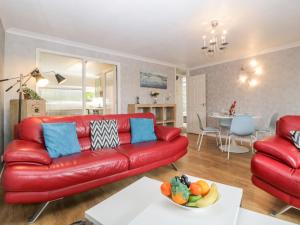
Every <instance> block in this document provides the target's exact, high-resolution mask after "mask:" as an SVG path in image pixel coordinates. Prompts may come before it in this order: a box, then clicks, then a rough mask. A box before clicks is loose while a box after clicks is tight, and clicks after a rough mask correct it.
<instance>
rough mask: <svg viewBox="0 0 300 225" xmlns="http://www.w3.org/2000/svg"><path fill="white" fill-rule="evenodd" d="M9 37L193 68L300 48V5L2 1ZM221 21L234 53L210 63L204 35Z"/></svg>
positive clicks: (262, 0)
mask: <svg viewBox="0 0 300 225" xmlns="http://www.w3.org/2000/svg"><path fill="white" fill-rule="evenodd" d="M0 17H1V18H2V20H3V24H4V26H5V29H6V30H8V29H11V28H18V29H23V30H28V31H31V32H36V33H41V34H45V35H50V36H56V37H59V38H63V39H66V40H70V41H76V42H82V43H85V44H89V45H93V46H98V47H101V48H107V49H112V50H116V51H119V52H123V53H128V54H133V55H139V56H142V57H148V58H153V59H157V60H161V61H165V62H170V63H173V64H177V65H185V66H187V67H194V66H198V65H203V64H210V63H216V62H219V61H225V60H231V59H236V58H240V57H245V56H247V55H253V54H256V53H259V52H262V51H265V50H268V49H273V48H278V47H281V46H285V45H290V44H292V43H295V42H298V41H300V29H299V27H300V0H288V1H287V0H223V1H220V0H63V1H62V0H22V1H20V0H0ZM213 19H217V20H219V21H220V22H221V23H222V27H224V28H225V29H227V30H228V40H229V42H230V43H231V45H230V47H229V49H228V50H227V51H226V52H225V53H223V54H221V55H218V56H214V57H208V56H205V55H204V54H203V53H202V51H201V47H202V38H201V37H202V35H204V34H206V33H207V32H208V30H209V25H208V24H209V22H210V21H211V20H213Z"/></svg>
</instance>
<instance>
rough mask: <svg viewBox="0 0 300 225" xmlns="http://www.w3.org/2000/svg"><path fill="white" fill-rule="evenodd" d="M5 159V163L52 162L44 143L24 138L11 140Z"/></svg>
mask: <svg viewBox="0 0 300 225" xmlns="http://www.w3.org/2000/svg"><path fill="white" fill-rule="evenodd" d="M3 159H4V162H5V163H22V164H24V163H27V164H30V163H31V164H33V163H37V164H45V165H48V164H50V163H51V162H52V159H51V158H50V156H49V154H48V152H47V150H46V149H45V147H44V146H43V145H41V144H38V143H35V142H32V141H24V140H13V141H11V142H10V143H9V144H8V146H7V147H6V149H5V152H4V157H3Z"/></svg>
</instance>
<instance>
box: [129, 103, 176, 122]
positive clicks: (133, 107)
mask: <svg viewBox="0 0 300 225" xmlns="http://www.w3.org/2000/svg"><path fill="white" fill-rule="evenodd" d="M147 112H151V113H153V114H154V115H155V117H156V123H157V124H158V125H164V126H172V127H174V126H175V125H176V105H175V104H129V105H128V113H147Z"/></svg>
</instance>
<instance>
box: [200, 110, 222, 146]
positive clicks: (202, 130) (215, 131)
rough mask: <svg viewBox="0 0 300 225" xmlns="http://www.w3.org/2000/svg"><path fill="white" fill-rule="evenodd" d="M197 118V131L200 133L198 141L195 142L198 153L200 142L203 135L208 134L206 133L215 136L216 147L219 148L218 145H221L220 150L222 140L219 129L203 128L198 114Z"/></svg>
mask: <svg viewBox="0 0 300 225" xmlns="http://www.w3.org/2000/svg"><path fill="white" fill-rule="evenodd" d="M197 117H198V122H199V129H200V133H199V136H198V140H197V145H198V151H200V148H201V144H202V140H203V136H204V135H205V134H208V133H211V134H215V135H216V142H217V146H219V144H220V145H221V149H222V139H221V131H220V129H218V128H214V127H203V124H202V121H201V118H200V115H199V114H198V113H197ZM218 139H219V140H218ZM219 142H220V143H219Z"/></svg>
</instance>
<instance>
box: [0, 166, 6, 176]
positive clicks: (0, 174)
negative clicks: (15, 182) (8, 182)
mask: <svg viewBox="0 0 300 225" xmlns="http://www.w3.org/2000/svg"><path fill="white" fill-rule="evenodd" d="M4 168H5V164H4V163H3V165H2V169H1V172H0V179H1V178H2V175H3V172H4Z"/></svg>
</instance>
